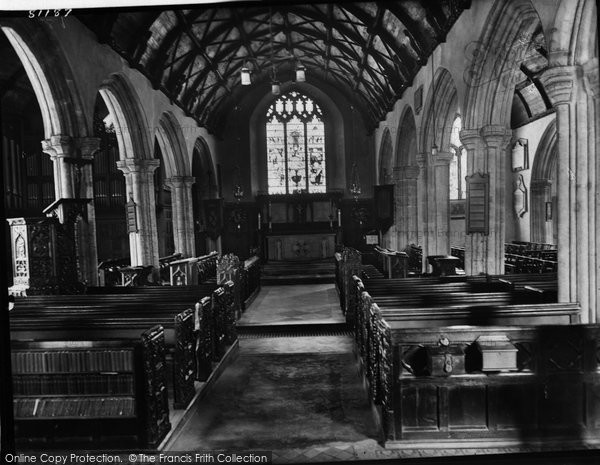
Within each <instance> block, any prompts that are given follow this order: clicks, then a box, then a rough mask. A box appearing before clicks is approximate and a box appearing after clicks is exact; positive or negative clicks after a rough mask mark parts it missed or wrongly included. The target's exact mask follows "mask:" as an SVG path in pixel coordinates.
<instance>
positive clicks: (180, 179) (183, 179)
mask: <svg viewBox="0 0 600 465" xmlns="http://www.w3.org/2000/svg"><path fill="white" fill-rule="evenodd" d="M195 182H196V178H195V177H193V176H171V177H170V178H168V179H165V184H166V185H167V186H169V187H174V188H178V187H191V186H192V184H194V183H195Z"/></svg>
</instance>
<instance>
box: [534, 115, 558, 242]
mask: <svg viewBox="0 0 600 465" xmlns="http://www.w3.org/2000/svg"><path fill="white" fill-rule="evenodd" d="M557 136H558V134H557V124H556V119H554V120H552V121H551V122H550V123H549V124H548V127H547V128H546V130H545V131H544V134H543V135H542V138H541V139H540V143H539V145H538V148H537V151H536V153H535V158H534V159H533V166H532V168H531V182H530V185H531V201H530V203H531V216H530V218H531V224H530V231H531V241H533V242H543V243H556V241H555V238H554V236H555V234H556V227H557V226H558V223H557V219H556V218H555V217H556V216H557V215H556V214H555V215H552V214H551V215H550V216H548V214H547V213H546V212H547V207H546V205H547V204H548V203H550V205H551V207H550V211H551V212H552V211H553V210H555V209H556V207H557V197H556V192H557V185H556V181H557V179H556V178H557V165H558V147H557V145H558V144H557Z"/></svg>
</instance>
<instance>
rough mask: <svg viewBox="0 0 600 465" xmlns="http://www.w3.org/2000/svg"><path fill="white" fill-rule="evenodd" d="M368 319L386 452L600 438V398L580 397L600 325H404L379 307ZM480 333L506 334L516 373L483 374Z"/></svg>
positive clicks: (593, 381) (590, 380) (595, 380)
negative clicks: (404, 447)
mask: <svg viewBox="0 0 600 465" xmlns="http://www.w3.org/2000/svg"><path fill="white" fill-rule="evenodd" d="M372 318H373V320H374V323H373V327H374V328H375V333H374V334H375V335H374V336H373V340H372V341H371V347H372V348H373V351H372V352H371V355H370V358H369V360H367V362H366V363H367V365H368V366H367V367H366V371H367V372H368V373H370V374H371V377H372V379H373V382H372V384H373V385H374V387H373V388H372V389H371V394H372V399H373V401H374V404H375V405H376V406H377V409H378V412H379V415H380V419H381V422H382V425H383V428H384V433H385V444H386V445H387V446H393V445H400V444H402V443H403V442H406V441H408V442H411V443H413V444H414V443H415V442H423V443H428V444H430V443H432V442H436V443H438V444H440V443H442V444H443V443H444V442H447V443H449V444H448V447H464V446H465V444H467V443H468V444H469V447H476V446H477V445H478V444H481V445H483V444H487V445H486V447H489V444H490V441H512V442H514V443H515V444H517V445H518V444H521V443H522V441H523V437H526V438H528V442H529V441H534V442H537V441H539V442H541V443H542V444H544V445H550V444H552V443H554V444H555V443H556V442H560V441H569V440H574V441H579V443H581V442H583V443H585V442H586V441H592V440H597V437H598V435H599V434H600V400H599V399H598V397H597V396H589V394H587V393H590V392H597V390H598V389H599V388H600V361H599V360H598V358H597V355H596V354H597V350H598V348H599V347H600V326H599V325H545V326H492V327H480V326H454V327H425V328H408V329H407V328H404V327H403V324H402V323H396V322H389V321H387V320H386V319H385V317H384V316H383V315H382V314H381V312H379V311H378V310H377V308H376V306H375V307H374V312H373V314H372ZM482 336H483V337H490V336H491V337H495V338H506V339H507V340H508V341H509V343H510V344H511V345H512V346H513V347H514V348H515V349H516V357H515V361H514V367H509V368H507V369H505V370H504V371H503V372H498V371H494V370H490V369H487V370H486V369H485V365H484V364H483V361H484V360H486V359H484V358H482V352H481V351H480V350H478V348H477V343H476V341H477V339H478V338H479V337H482ZM440 361H441V362H442V363H441V365H440ZM486 363H488V362H486ZM511 363H512V362H511Z"/></svg>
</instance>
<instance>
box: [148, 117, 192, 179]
mask: <svg viewBox="0 0 600 465" xmlns="http://www.w3.org/2000/svg"><path fill="white" fill-rule="evenodd" d="M156 140H157V141H158V145H159V146H160V150H161V152H162V154H163V157H164V162H165V172H166V177H167V178H171V177H173V176H189V175H190V174H191V169H190V163H189V161H188V160H189V159H188V157H187V149H186V145H185V138H184V137H183V131H182V130H181V126H180V124H179V121H177V118H175V115H173V113H171V112H170V111H166V112H164V113H163V114H162V115H161V117H160V119H159V122H158V128H157V129H156Z"/></svg>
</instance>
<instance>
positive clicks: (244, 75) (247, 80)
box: [240, 64, 252, 86]
mask: <svg viewBox="0 0 600 465" xmlns="http://www.w3.org/2000/svg"><path fill="white" fill-rule="evenodd" d="M240 78H241V81H242V85H243V86H249V85H250V84H252V79H251V77H250V68H248V64H246V65H245V66H243V67H242V70H241V76H240Z"/></svg>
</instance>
